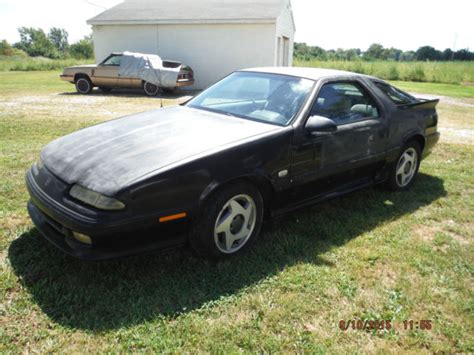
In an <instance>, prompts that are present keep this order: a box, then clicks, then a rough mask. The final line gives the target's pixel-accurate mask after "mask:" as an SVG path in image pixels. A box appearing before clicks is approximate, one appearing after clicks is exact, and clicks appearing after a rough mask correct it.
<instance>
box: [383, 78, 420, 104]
mask: <svg viewBox="0 0 474 355" xmlns="http://www.w3.org/2000/svg"><path fill="white" fill-rule="evenodd" d="M374 84H375V85H376V86H377V87H378V88H379V89H380V90H382V92H383V93H384V94H385V95H387V96H388V98H389V99H390V100H392V101H393V102H394V103H396V104H397V105H405V104H410V103H414V102H417V100H416V99H415V98H414V97H413V96H411V95H409V94H407V93H406V92H403V91H401V90H399V89H397V88H396V87H393V86H392V85H388V84H385V83H381V82H379V81H374Z"/></svg>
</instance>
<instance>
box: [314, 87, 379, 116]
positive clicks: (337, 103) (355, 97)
mask: <svg viewBox="0 0 474 355" xmlns="http://www.w3.org/2000/svg"><path fill="white" fill-rule="evenodd" d="M313 115H318V116H323V117H327V118H330V119H332V120H334V122H336V123H337V124H346V123H352V122H355V121H359V120H363V119H367V118H376V117H379V111H378V109H377V105H376V104H375V102H374V100H373V99H372V98H371V97H370V96H369V94H368V93H367V92H366V91H365V90H364V89H363V88H362V87H360V86H359V85H358V84H356V83H350V82H338V83H329V84H325V85H323V87H322V88H321V90H320V92H319V94H318V97H317V99H316V102H315V103H314V105H313V107H312V109H311V116H313Z"/></svg>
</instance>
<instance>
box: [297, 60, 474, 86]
mask: <svg viewBox="0 0 474 355" xmlns="http://www.w3.org/2000/svg"><path fill="white" fill-rule="evenodd" d="M294 65H296V66H306V67H317V68H331V69H339V70H347V71H352V72H356V73H361V74H367V75H373V76H376V77H379V78H382V79H385V80H401V81H416V82H432V83H446V84H468V85H471V84H473V83H474V61H472V62H395V61H375V62H367V61H362V60H357V61H320V60H311V61H302V60H295V62H294Z"/></svg>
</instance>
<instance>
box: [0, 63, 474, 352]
mask: <svg viewBox="0 0 474 355" xmlns="http://www.w3.org/2000/svg"><path fill="white" fill-rule="evenodd" d="M57 75H58V72H35V73H15V72H8V73H0V136H1V137H2V139H1V140H0V217H1V218H0V352H4V353H6V352H14V353H19V352H22V353H30V352H41V353H53V352H71V353H77V352H81V353H83V352H94V353H96V352H113V353H115V352H163V351H167V352H192V353H196V352H308V353H321V352H330V353H349V352H350V353H353V352H380V353H385V352H399V353H418V352H422V353H423V352H427V353H458V352H465V353H472V352H474V342H473V338H472V334H473V333H474V318H473V317H474V315H473V312H472V310H473V299H474V291H473V288H472V285H473V281H474V267H473V265H474V248H473V243H472V238H473V230H474V226H473V222H472V221H473V220H474V205H473V201H474V196H473V192H474V177H473V175H472V171H473V170H474V160H473V157H474V148H473V145H472V143H471V144H452V143H450V142H449V141H446V140H444V137H443V138H442V139H443V141H442V142H441V143H440V145H439V146H438V147H437V148H436V149H435V151H434V152H433V154H432V155H431V156H430V157H428V158H427V160H425V161H424V162H423V164H422V168H421V173H420V176H419V177H418V179H417V181H416V182H415V184H414V186H413V188H412V189H411V190H409V191H407V192H403V193H392V192H388V191H385V190H383V189H382V188H372V189H366V190H363V191H360V192H357V193H354V194H352V195H349V196H346V197H343V198H339V199H336V200H332V201H328V202H326V203H324V204H322V205H320V206H317V207H314V208H310V209H306V210H303V211H299V212H297V213H295V214H293V215H290V216H287V217H285V218H284V219H282V220H280V221H276V222H275V223H274V224H273V225H270V224H267V225H266V227H265V229H264V231H263V236H262V238H261V240H259V241H258V242H257V243H256V245H255V248H254V249H253V250H252V251H251V252H249V253H247V254H246V255H243V256H242V257H239V258H235V259H232V260H229V261H227V262H222V263H218V264H214V263H210V262H206V261H204V260H201V259H197V258H195V257H193V256H192V255H191V254H190V253H189V252H187V251H186V250H177V251H168V252H164V253H154V254H151V255H145V256H139V257H134V258H129V259H124V260H117V261H109V262H103V263H85V262H81V261H78V260H75V259H72V258H70V257H67V256H65V255H64V254H63V253H61V252H59V251H58V250H56V249H55V248H54V247H53V246H51V245H50V244H49V243H48V242H46V241H45V240H44V239H43V238H42V237H41V236H40V235H39V233H38V232H37V231H36V229H34V228H33V226H32V224H31V222H30V220H29V218H28V216H27V213H26V208H25V204H26V201H27V199H28V195H27V192H26V190H25V187H24V180H23V178H24V173H25V170H26V169H27V168H28V167H29V166H30V165H31V164H32V163H33V162H34V161H35V160H36V159H37V157H38V154H39V151H40V149H41V148H42V146H43V145H44V144H46V143H47V142H49V141H51V140H52V139H54V138H56V137H59V136H61V135H64V134H67V133H69V132H72V131H74V130H77V129H79V128H82V127H86V126H89V125H92V124H94V123H97V122H100V121H103V120H109V119H112V118H115V117H118V116H120V115H125V114H128V113H133V112H138V111H143V110H146V109H153V108H157V107H159V106H160V100H159V99H150V98H145V97H143V96H142V95H139V96H134V95H132V94H128V93H120V94H109V95H105V94H102V93H100V92H98V93H94V94H92V95H90V96H87V97H84V96H80V95H76V94H74V93H73V90H74V89H73V87H72V86H71V85H68V84H67V83H64V82H61V81H60V80H55V78H57ZM411 85H413V87H419V86H420V85H421V86H428V85H430V87H431V88H432V90H435V91H436V88H437V85H441V84H434V85H432V84H425V83H414V84H411ZM450 87H451V88H457V87H460V86H459V85H447V84H443V90H445V91H447V90H449V88H450ZM435 93H436V92H435ZM444 94H445V95H446V93H444ZM448 96H449V95H448ZM452 100H454V99H451V101H452ZM451 101H449V100H447V99H446V100H445V101H442V102H441V104H440V106H439V108H440V125H442V126H443V127H446V125H448V126H449V127H452V129H453V130H456V129H458V130H461V129H462V130H471V131H472V130H473V129H474V125H473V122H474V110H473V109H472V105H473V104H474V102H473V100H472V98H471V99H463V100H462V101H456V103H457V104H456V105H454V104H453V103H452V102H451ZM171 103H172V102H170V101H166V102H165V105H166V104H171ZM469 105H471V106H469ZM459 108H461V109H462V111H460V112H457V110H458V109H459ZM455 117H458V119H459V120H458V119H454V118H455ZM341 319H344V320H346V321H347V320H350V319H363V320H373V319H379V320H392V322H393V324H394V327H393V328H392V329H391V330H389V331H359V330H348V331H341V330H340V329H339V326H338V325H339V321H340V320H341ZM410 319H411V320H414V321H420V320H424V319H428V320H432V324H433V328H432V329H431V330H423V331H422V330H415V329H414V330H404V328H403V320H410Z"/></svg>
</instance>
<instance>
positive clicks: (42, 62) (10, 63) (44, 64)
mask: <svg viewBox="0 0 474 355" xmlns="http://www.w3.org/2000/svg"><path fill="white" fill-rule="evenodd" d="M93 62H94V60H93V59H74V58H69V59H49V58H44V57H34V58H31V57H22V56H11V57H10V56H0V72H1V71H48V70H63V69H64V68H65V67H69V66H72V65H79V64H89V63H90V64H92V63H93Z"/></svg>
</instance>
